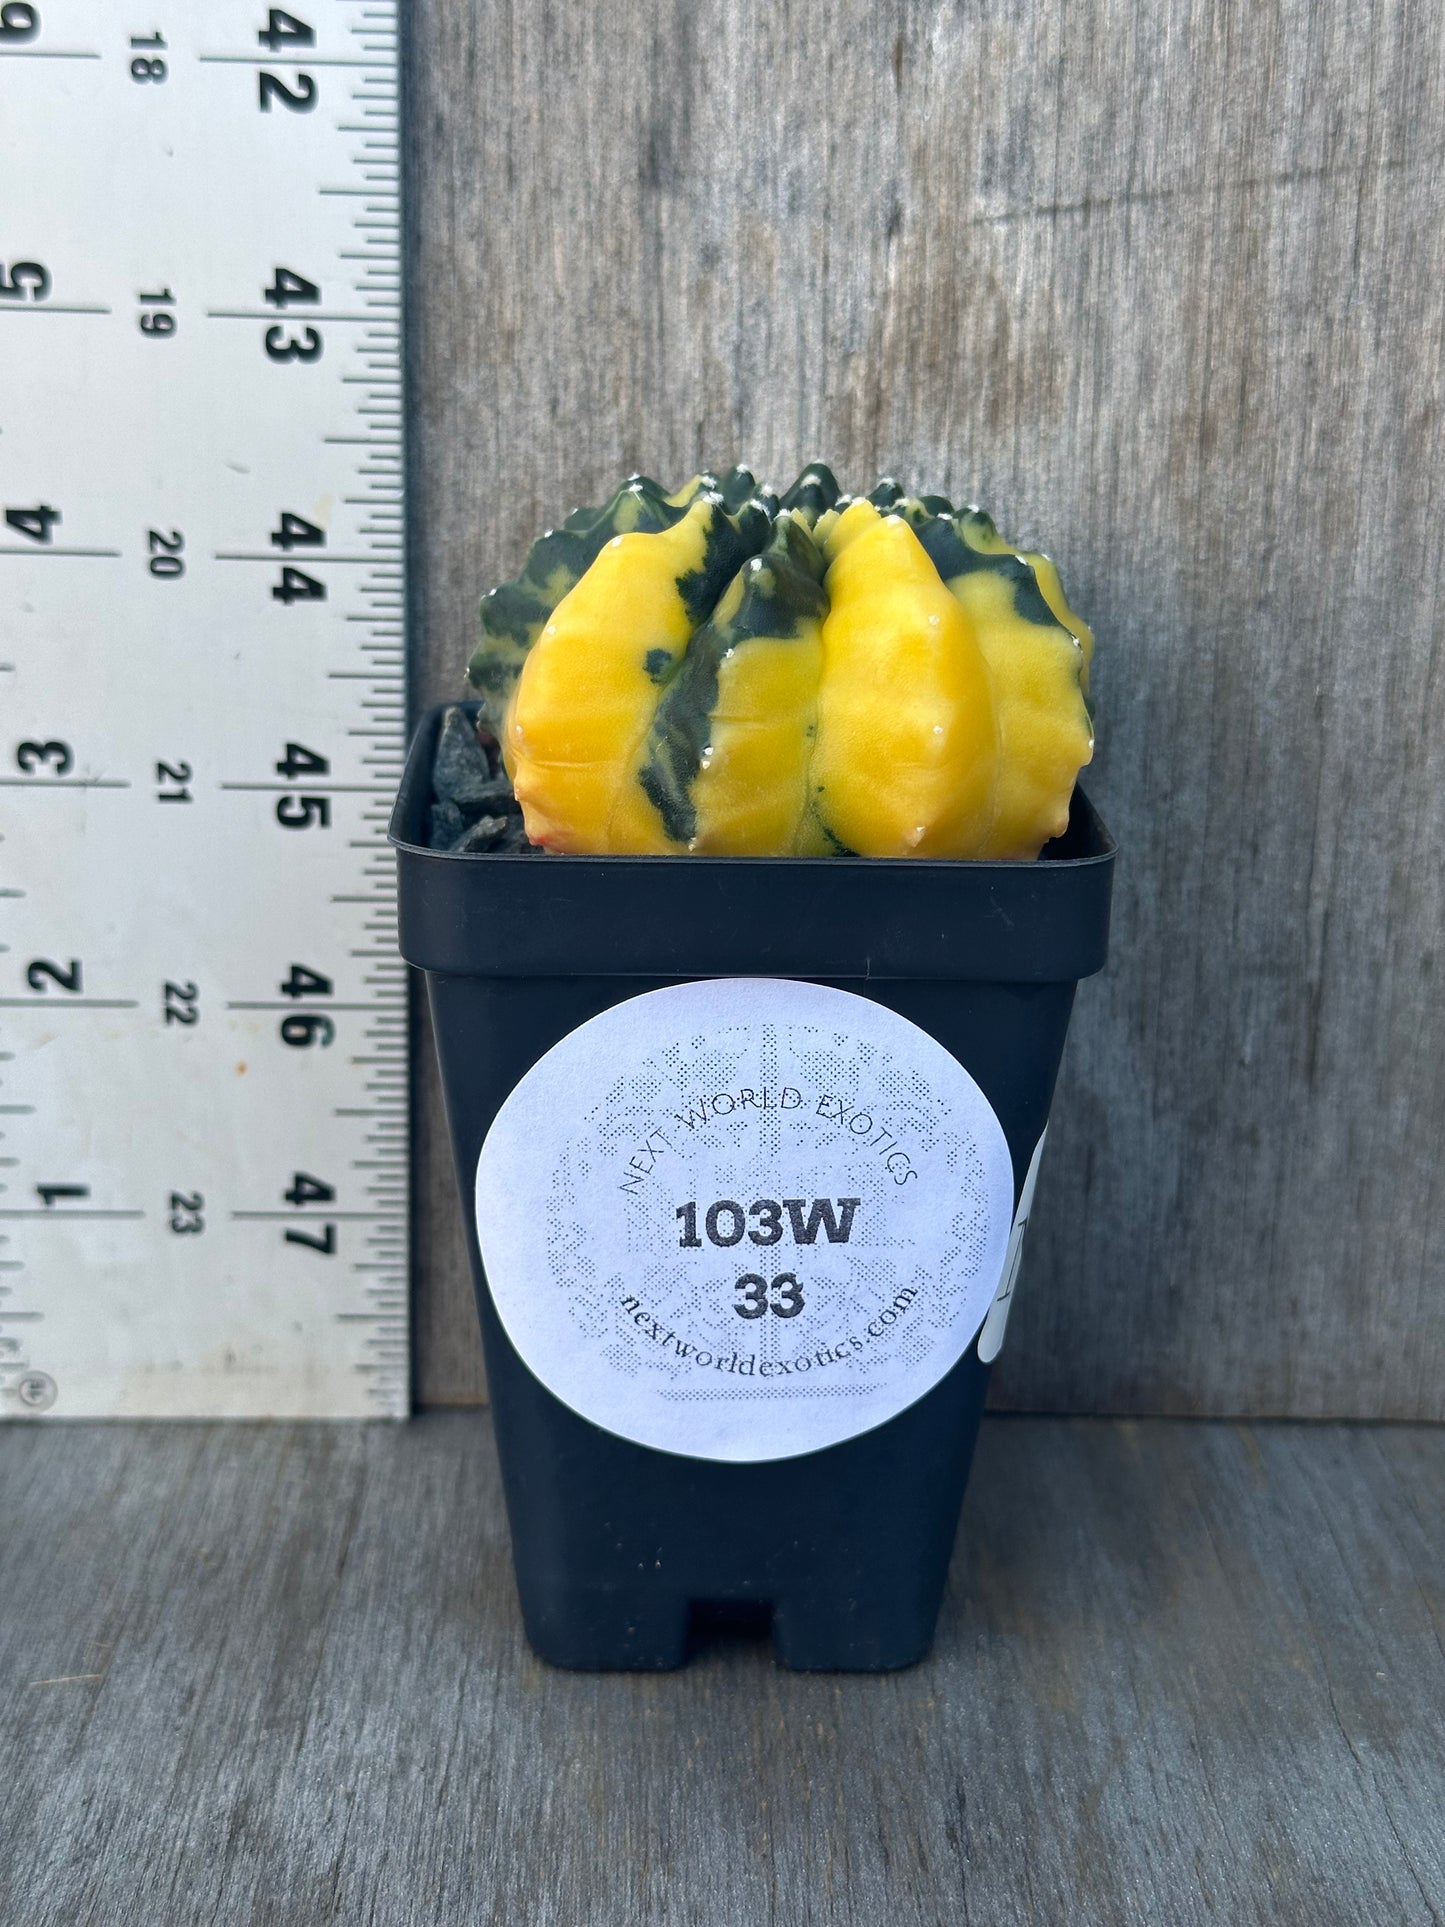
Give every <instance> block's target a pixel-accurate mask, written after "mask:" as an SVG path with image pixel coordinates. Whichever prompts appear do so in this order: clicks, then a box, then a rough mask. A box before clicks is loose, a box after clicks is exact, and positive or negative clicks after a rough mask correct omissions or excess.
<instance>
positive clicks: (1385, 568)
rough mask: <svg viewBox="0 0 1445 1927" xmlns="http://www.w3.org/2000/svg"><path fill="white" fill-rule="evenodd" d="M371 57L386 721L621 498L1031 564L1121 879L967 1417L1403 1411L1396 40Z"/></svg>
mask: <svg viewBox="0 0 1445 1927" xmlns="http://www.w3.org/2000/svg"><path fill="white" fill-rule="evenodd" d="M411 18H412V27H411V42H410V74H409V82H408V86H409V103H410V106H409V113H410V134H409V150H408V151H409V195H410V206H411V210H412V224H411V226H412V232H411V261H412V275H411V287H412V288H413V290H414V299H413V301H412V304H411V310H410V331H411V332H410V342H411V356H412V398H413V404H414V411H413V413H414V420H413V438H412V450H411V454H412V466H411V480H412V488H413V500H414V503H415V508H416V528H415V537H414V546H415V565H416V568H415V575H416V583H417V595H418V610H417V614H418V621H417V626H416V633H417V635H418V636H419V637H421V638H423V639H424V652H423V655H422V658H421V659H420V660H419V662H418V667H417V682H416V693H417V695H418V697H419V698H422V699H426V700H434V699H436V698H438V697H441V696H447V695H450V694H452V693H453V692H455V691H456V689H457V688H458V684H459V679H460V676H461V672H462V667H463V664H464V662H465V659H466V657H467V654H468V652H469V650H470V648H471V645H472V638H473V628H474V622H475V612H476V604H477V600H478V597H479V595H480V593H481V591H482V590H483V589H484V588H485V587H487V586H488V585H489V584H491V583H492V582H494V581H497V580H500V579H502V578H503V577H505V576H507V575H510V574H511V573H512V572H513V571H514V570H515V569H516V568H517V566H518V564H519V562H520V560H521V557H522V554H523V552H524V549H525V545H526V543H527V541H528V539H529V537H530V535H531V534H532V533H533V532H534V531H535V530H536V529H537V528H538V527H540V526H542V525H543V524H545V523H548V522H550V521H553V520H556V519H557V518H558V517H559V516H560V515H561V514H562V513H563V512H564V511H565V510H567V509H569V508H570V507H572V506H573V505H574V504H575V503H577V502H578V501H581V500H588V499H593V500H596V499H601V497H602V496H603V495H604V493H605V492H606V490H607V489H608V488H609V486H610V485H611V483H612V482H613V481H614V479H615V478H617V477H618V476H619V475H621V474H622V473H624V472H625V471H627V470H629V469H631V468H634V467H643V468H646V469H647V470H648V471H649V472H653V473H657V474H660V475H663V476H668V477H674V478H680V477H681V476H683V475H686V474H688V473H690V472H692V471H693V470H694V469H695V468H696V467H697V466H699V465H700V464H701V463H703V462H704V461H712V462H721V461H727V460H730V459H732V458H733V457H734V456H742V457H745V458H747V459H749V460H750V461H752V462H753V463H754V464H755V465H756V466H757V467H758V468H759V469H760V470H761V471H763V472H765V473H766V474H767V475H769V476H770V477H771V478H773V479H774V480H776V481H778V482H780V483H781V482H784V481H786V480H787V479H788V478H789V477H790V475H791V474H792V473H793V472H795V471H796V469H797V468H798V467H799V466H800V465H801V464H802V462H803V461H804V460H805V459H808V458H810V457H814V456H823V457H826V458H827V459H829V460H830V461H832V462H833V463H834V464H835V465H836V466H837V467H838V469H839V470H840V472H841V474H842V475H843V476H844V478H845V480H846V481H848V482H851V483H852V484H854V485H859V486H866V485H867V484H869V483H870V482H871V480H872V479H873V477H874V476H876V475H877V474H878V473H879V472H881V471H886V470H893V471H896V472H897V473H898V474H899V475H900V476H902V477H904V478H905V479H907V480H909V481H911V482H913V483H915V484H918V483H922V482H925V481H926V482H928V483H931V484H933V485H935V486H941V487H944V488H947V489H948V490H950V491H951V492H953V493H955V494H956V495H960V496H970V495H971V496H977V497H978V498H979V499H981V500H982V501H983V502H984V503H985V504H986V505H988V506H989V507H990V508H991V509H993V510H994V512H995V513H996V514H997V516H998V519H999V521H1000V524H1001V526H1003V527H1004V529H1005V530H1006V531H1007V532H1008V533H1010V534H1011V535H1012V536H1013V538H1014V539H1016V540H1019V541H1024V540H1028V541H1034V542H1041V543H1044V544H1045V545H1047V546H1048V547H1049V548H1050V549H1051V550H1052V551H1053V552H1054V553H1055V554H1056V555H1057V557H1058V558H1059V560H1060V562H1061V564H1062V566H1063V568H1064V571H1065V576H1066V580H1067V582H1068V583H1069V585H1070V588H1071V591H1072V592H1073V594H1074V598H1075V600H1076V602H1077V604H1078V606H1079V607H1080V608H1081V609H1083V610H1084V611H1085V612H1086V613H1087V614H1088V615H1089V616H1090V617H1091V619H1092V620H1093V622H1094V623H1095V625H1096V627H1097V629H1098V632H1099V637H1100V647H1099V667H1098V677H1097V693H1098V701H1099V712H1100V719H1101V720H1100V743H1099V755H1098V759H1097V762H1096V766H1095V769H1094V771H1093V773H1092V776H1091V781H1090V787H1091V791H1092V793H1093V795H1094V796H1095V799H1096V801H1098V802H1099V803H1100V805H1101V806H1102V808H1103V810H1104V813H1105V815H1106V817H1107V818H1108V820H1109V821H1110V823H1111V825H1112V827H1113V828H1114V830H1115V832H1116V834H1117V835H1118V837H1119V840H1120V843H1121V845H1122V850H1123V857H1122V861H1121V865H1120V873H1119V885H1118V894H1117V913H1116V925H1115V940H1114V951H1113V959H1112V962H1111V965H1110V968H1109V972H1108V974H1107V976H1106V977H1105V978H1104V979H1103V980H1102V981H1099V982H1096V983H1093V984H1090V985H1088V986H1087V987H1086V988H1085V990H1084V991H1083V993H1082V995H1081V998H1080V1002H1079V1008H1078V1013H1077V1016H1076V1020H1075V1034H1074V1038H1073V1041H1072V1044H1071V1047H1070V1052H1069V1056H1068V1058H1067V1061H1066V1068H1065V1073H1064V1076H1063V1080H1062V1083H1061V1087H1060V1091H1059V1099H1058V1105H1057V1109H1056V1123H1055V1127H1054V1131H1053V1135H1052V1137H1051V1140H1050V1151H1049V1155H1048V1158H1047V1161H1046V1164H1045V1167H1044V1174H1043V1180H1042V1183H1041V1187H1040V1209H1039V1212H1038V1215H1037V1217H1036V1220H1035V1224H1034V1229H1033V1231H1032V1234H1031V1237H1032V1244H1031V1252H1030V1258H1029V1263H1028V1270H1027V1273H1026V1283H1025V1289H1024V1291H1023V1293H1022V1302H1021V1304H1020V1306H1019V1309H1018V1311H1017V1312H1016V1314H1015V1324H1014V1329H1013V1332H1012V1334H1011V1338H1010V1344H1009V1349H1008V1352H1007V1354H1006V1356H1005V1359H1004V1361H1003V1367H1002V1369H1001V1371H1000V1374H999V1377H998V1380H997V1385H996V1389H997V1396H998V1398H999V1399H1000V1400H1001V1401H1002V1402H1003V1403H1005V1404H1007V1405H1012V1406H1017V1407H1031V1408H1044V1409H1057V1410H1078V1409H1085V1410H1089V1409H1092V1410H1111V1411H1162V1412H1225V1413H1228V1412H1237V1413H1246V1414H1268V1413H1297V1414H1341V1415H1348V1414H1357V1415H1371V1414H1374V1415H1390V1416H1397V1417H1410V1416H1414V1417H1430V1416H1433V1417H1441V1416H1445V1292H1442V1291H1441V1289H1440V1284H1441V1279H1442V1276H1445V1197H1442V1192H1441V1182H1440V1176H1439V1165H1440V1159H1439V1151H1438V1146H1439V1143H1440V1139H1441V1131H1442V1125H1445V1089H1442V1083H1441V1079H1440V1075H1439V1065H1440V1063H1441V1062H1442V1059H1445V999H1442V997H1441V995H1440V990H1439V974H1440V973H1439V951H1440V933H1441V929H1442V927H1445V864H1442V861H1441V857H1440V851H1439V839H1438V831H1437V824H1438V820H1439V808H1438V799H1439V797H1440V795H1441V793H1442V789H1445V727H1442V723H1445V678H1442V668H1441V647H1440V630H1441V624H1440V610H1441V583H1442V527H1445V518H1442V513H1441V508H1442V499H1445V498H1442V455H1441V448H1442V440H1441V432H1440V418H1439V417H1440V390H1441V375H1442V339H1445V326H1442V324H1445V228H1442V225H1441V222H1440V220H1439V208H1440V207H1441V205H1442V204H1445V134H1442V129H1445V36H1442V34H1441V33H1440V27H1439V18H1438V11H1437V10H1436V9H1435V8H1433V7H1432V6H1431V5H1429V4H1427V0H1373V3H1370V0H1363V3H1362V4H1359V5H1356V6H1352V7H1348V8H1346V7H1327V8H1321V7H1318V6H1315V5H1314V4H1312V0H1258V3H1257V0H1248V3H1247V0H1134V3H1133V4H1129V3H1127V0H1081V4H1078V5H1075V6H1071V7H1068V8H1051V9H1042V10H1041V9H1038V8H1035V7H1032V6H1026V5H1024V4H1022V0H994V3H993V4H987V3H986V4H981V5H977V6H968V7H964V6H952V5H938V4H924V3H923V0H898V3H897V4H895V5H893V6H890V7H887V8H882V7H875V6H872V5H869V4H868V3H867V0H830V4H827V5H823V6H819V5H816V4H814V5H808V6H803V5H797V4H793V3H792V0H774V4H770V5H768V6H766V7H764V6H760V5H757V4H751V3H749V0H743V4H739V5H737V6H735V7H730V8H728V9H727V10H726V11H725V12H719V13H717V14H716V15H712V16H710V15H709V14H707V13H706V12H705V11H704V10H702V9H699V8H696V7H687V6H682V5H673V4H666V3H664V4H661V5H657V6H651V7H647V8H637V9H632V8H602V9H598V8H591V9H588V8H581V9H578V8H564V7H560V6H555V5H551V4H537V5H531V6H512V5H507V4H505V3H504V0H476V4H472V5H469V6H466V7H455V6H446V5H443V4H441V0H419V3H418V5H417V6H416V7H415V8H414V9H413V10H412V16H411ZM426 1117H427V1120H428V1121H427V1123H426V1126H425V1129H424V1132H423V1143H424V1145H425V1146H428V1147H432V1148H430V1149H429V1151H428V1157H429V1159H430V1160H431V1162H429V1163H428V1166H427V1169H426V1171H425V1172H424V1174H423V1179H422V1197H423V1200H424V1208H425V1210H426V1211H427V1212H428V1213H429V1212H430V1211H431V1209H432V1206H433V1204H434V1202H435V1201H436V1199H437V1198H438V1196H439V1195H444V1193H445V1185H444V1183H443V1182H442V1180H441V1179H440V1178H439V1177H438V1176H437V1174H436V1171H437V1167H436V1164H435V1158H436V1156H437V1153H436V1151H435V1148H434V1147H435V1145H436V1144H437V1143H438V1142H439V1131H438V1129H437V1126H436V1122H435V1108H434V1102H432V1101H431V1100H429V1103H428V1109H427V1111H426ZM445 1208H446V1207H443V1211H445ZM423 1242H424V1251H425V1253H426V1264H425V1268H424V1286H423V1312H422V1321H421V1327H422V1341H423V1342H422V1353H421V1389H422V1392H423V1394H424V1396H427V1397H430V1398H435V1399H440V1400H445V1399H452V1398H466V1397H471V1396H474V1395H475V1394H476V1391H477V1388H478V1384H479V1377H478V1371H479V1367H478V1363H477V1356H476V1339H475V1328H474V1320H473V1316H472V1312H471V1307H470V1304H469V1302H468V1299H467V1287H466V1281H465V1276H464V1273H463V1271H462V1270H461V1268H460V1266H459V1265H458V1262H457V1253H458V1251H459V1249H460V1246H459V1244H458V1243H457V1241H456V1240H455V1238H454V1236H453V1234H452V1233H451V1231H450V1230H449V1229H444V1228H443V1227H442V1226H441V1225H440V1223H435V1224H433V1226H432V1227H431V1228H430V1229H427V1230H426V1231H425V1233H424V1241H423Z"/></svg>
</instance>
